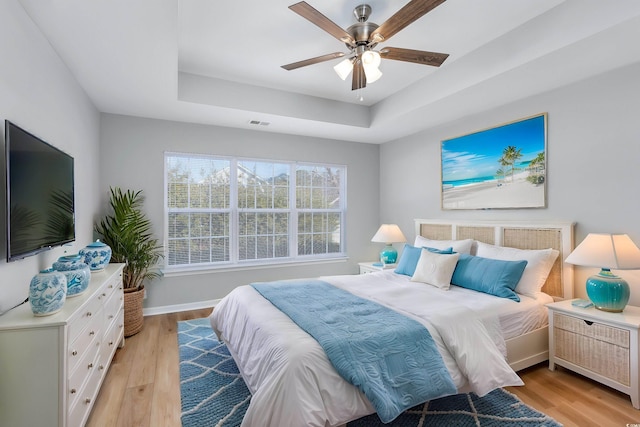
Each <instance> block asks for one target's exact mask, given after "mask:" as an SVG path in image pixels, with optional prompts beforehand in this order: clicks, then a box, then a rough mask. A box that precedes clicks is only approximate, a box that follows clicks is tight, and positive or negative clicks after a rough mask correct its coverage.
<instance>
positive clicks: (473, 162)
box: [442, 115, 545, 182]
mask: <svg viewBox="0 0 640 427" xmlns="http://www.w3.org/2000/svg"><path fill="white" fill-rule="evenodd" d="M544 120H545V116H544V115H539V116H535V117H532V118H530V119H526V120H521V121H518V122H514V123H509V124H507V125H504V126H500V127H496V128H492V129H487V130H484V131H480V132H476V133H472V134H469V135H464V136H461V137H458V138H453V139H448V140H444V141H442V181H443V182H449V181H459V180H466V179H473V178H482V177H491V176H494V175H495V174H496V171H497V170H498V169H499V168H500V163H499V162H498V160H499V159H500V157H502V152H503V150H504V149H505V148H506V147H507V146H509V145H513V146H515V147H516V148H519V149H521V153H522V157H521V158H520V162H527V163H528V162H529V161H531V160H533V159H534V158H535V157H536V156H537V155H538V153H541V152H544V145H545V130H544Z"/></svg>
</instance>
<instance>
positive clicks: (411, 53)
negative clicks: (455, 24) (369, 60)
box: [380, 47, 449, 67]
mask: <svg viewBox="0 0 640 427" xmlns="http://www.w3.org/2000/svg"><path fill="white" fill-rule="evenodd" d="M380 56H381V57H382V58H385V59H394V60H396V61H405V62H414V63H416V64H422V65H432V66H434V67H439V66H441V65H442V63H443V62H444V61H445V59H447V58H448V57H449V54H448V53H438V52H426V51H424V50H413V49H402V48H400V47H385V48H382V49H380Z"/></svg>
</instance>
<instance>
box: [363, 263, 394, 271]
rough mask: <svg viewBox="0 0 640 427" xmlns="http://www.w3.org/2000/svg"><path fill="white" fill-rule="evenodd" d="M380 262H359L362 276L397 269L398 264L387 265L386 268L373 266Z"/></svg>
mask: <svg viewBox="0 0 640 427" xmlns="http://www.w3.org/2000/svg"><path fill="white" fill-rule="evenodd" d="M373 264H378V262H359V263H358V265H359V266H360V274H367V273H375V272H376V271H382V270H391V269H394V268H396V265H397V264H385V266H384V267H383V266H380V265H373Z"/></svg>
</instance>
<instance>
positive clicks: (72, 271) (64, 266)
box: [53, 255, 91, 298]
mask: <svg viewBox="0 0 640 427" xmlns="http://www.w3.org/2000/svg"><path fill="white" fill-rule="evenodd" d="M53 269H54V270H56V271H59V272H61V273H63V274H64V275H65V276H66V277H67V298H71V297H76V296H78V295H82V294H83V293H84V291H86V290H87V288H88V287H89V280H90V279H91V270H90V269H89V266H88V265H87V264H85V263H84V259H83V258H82V256H80V255H66V256H61V257H60V258H58V261H56V262H54V263H53Z"/></svg>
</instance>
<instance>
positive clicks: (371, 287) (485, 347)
mask: <svg viewBox="0 0 640 427" xmlns="http://www.w3.org/2000/svg"><path fill="white" fill-rule="evenodd" d="M415 231H416V241H415V242H413V243H414V245H413V247H412V248H411V249H412V250H418V249H419V250H420V251H422V247H429V248H431V249H432V250H433V251H434V252H435V253H437V255H428V256H429V257H435V258H434V259H437V260H445V261H446V262H448V263H449V264H450V263H451V259H450V258H449V257H451V256H453V255H449V254H447V252H446V251H447V250H449V249H451V247H452V245H453V246H459V245H460V244H461V243H462V242H464V245H465V249H464V250H468V251H469V254H470V255H472V256H467V255H465V257H466V258H465V259H466V260H471V261H481V260H483V257H482V256H481V255H480V254H483V255H487V254H489V255H491V256H493V255H495V257H494V258H501V257H502V259H504V260H507V259H511V258H510V257H513V256H516V257H518V256H520V255H521V254H522V253H524V252H518V251H527V252H526V254H527V256H528V254H529V253H530V252H531V253H534V252H535V253H537V252H538V251H540V252H541V251H543V250H545V251H548V250H553V251H555V252H554V253H556V257H555V258H554V261H553V263H552V265H550V266H549V270H548V272H547V275H545V278H546V280H545V281H544V286H543V287H542V289H541V292H530V295H524V294H517V299H519V300H520V301H519V302H516V301H515V300H514V299H510V297H509V298H499V297H496V296H494V295H491V294H487V293H485V292H484V291H483V292H477V291H476V290H473V289H469V288H466V287H459V286H450V287H449V288H448V289H447V291H446V292H443V289H440V288H438V287H436V286H425V285H424V283H422V282H420V281H419V280H414V279H415V278H416V277H417V276H419V274H417V273H412V276H409V275H407V274H399V273H396V272H395V271H393V270H387V271H382V272H379V273H372V274H367V275H348V276H346V275H345V276H326V277H320V278H316V279H319V281H320V282H321V283H322V284H328V285H329V286H330V287H331V288H332V289H333V288H335V289H336V291H340V292H347V293H348V294H349V295H354V296H355V297H357V298H361V299H363V300H366V301H367V302H374V303H376V304H378V305H380V306H383V307H385V308H388V309H390V310H391V311H393V312H394V313H396V312H397V313H400V314H402V316H403V317H407V318H410V319H412V320H413V321H415V322H418V323H419V324H421V325H422V326H423V329H426V330H427V331H428V332H429V334H430V336H431V337H432V338H433V341H434V345H435V346H436V347H437V350H438V352H439V353H440V355H441V356H442V361H443V363H444V365H445V366H446V370H447V371H448V373H449V374H450V378H451V381H452V382H453V385H454V387H455V390H454V391H453V392H454V393H455V392H464V391H474V392H476V393H477V394H479V395H483V394H486V393H488V392H489V391H491V390H493V389H495V388H498V387H505V386H512V385H521V384H522V382H521V381H520V379H519V378H518V376H517V375H516V374H515V372H514V371H517V370H520V369H523V368H525V367H528V366H531V365H533V364H536V363H538V362H541V361H544V360H546V359H547V358H548V327H547V320H546V308H545V307H544V304H545V303H548V302H551V301H553V300H554V299H564V298H571V297H572V283H573V280H572V270H571V267H570V266H565V265H563V262H562V260H563V259H564V257H566V255H567V254H568V253H570V251H571V249H572V244H573V224H571V223H552V224H550V223H538V224H532V223H530V222H529V223H527V224H522V223H505V222H502V223H495V222H486V221H484V222H481V221H475V222H470V221H442V220H416V221H415ZM425 243H428V245H426V244H425ZM467 246H468V249H467ZM410 247H411V246H408V247H407V248H405V249H406V250H407V254H408V253H409V250H408V248H410ZM510 248H513V250H514V251H515V252H514V253H515V254H516V255H513V254H511V253H510V252H509V251H511V250H512V249H510ZM431 249H430V251H431ZM438 251H442V252H444V253H445V254H442V255H441V254H440V252H438ZM492 251H493V252H495V254H493V255H492ZM503 251H504V253H503ZM451 252H454V251H451ZM456 253H457V252H456ZM474 255H478V256H474ZM459 256H460V257H462V256H463V255H459ZM405 258H407V257H405ZM424 258H427V255H424ZM456 259H457V258H456ZM400 262H401V263H403V255H401V259H400ZM438 262H440V261H438ZM518 262H520V261H518V260H516V261H513V262H510V263H511V264H516V263H518ZM528 264H529V265H533V264H535V263H534V262H529V263H528ZM420 265H422V264H420ZM470 265H471V264H470ZM420 268H421V267H419V266H417V267H416V271H417V272H419V271H421V270H419V269H420ZM398 269H400V265H399V267H398ZM398 269H396V270H398ZM525 271H526V269H525ZM418 279H420V278H419V277H418ZM452 280H453V279H452ZM279 285H287V286H302V283H300V282H299V281H291V282H290V283H286V282H283V283H280V284H279ZM305 285H307V286H308V284H306V283H305ZM260 286H261V285H260V284H258V285H257V286H251V285H247V286H241V287H239V288H236V289H235V290H234V291H232V292H231V293H230V294H229V295H227V296H226V297H225V298H223V299H222V300H221V301H220V303H219V304H217V305H216V307H215V309H214V311H213V312H212V314H211V318H210V320H211V324H212V327H213V329H214V331H215V332H216V334H217V335H218V337H219V338H220V339H221V340H223V341H224V342H225V343H226V344H227V346H228V348H229V351H230V353H231V354H232V356H233V358H234V360H235V361H236V363H237V365H238V367H239V369H240V372H241V373H242V376H243V378H244V380H245V382H246V383H247V386H248V387H249V390H250V391H251V393H252V399H251V403H250V406H249V409H248V410H247V413H246V416H245V419H244V421H243V426H252V425H261V426H263V425H264V426H282V425H292V426H298V425H300V426H303V425H304V426H325V427H327V426H340V425H343V424H345V423H347V422H349V421H351V420H354V419H357V418H360V417H362V416H365V415H368V414H371V413H374V412H376V408H379V406H377V405H379V402H378V401H377V400H376V399H375V397H374V398H371V399H370V398H368V397H367V396H369V397H371V396H370V395H369V394H367V395H365V393H363V391H362V390H361V389H360V388H357V387H355V386H354V385H352V384H351V383H349V382H347V381H345V380H344V379H343V377H342V376H341V375H340V374H338V372H337V371H336V369H339V368H334V365H333V364H332V363H331V362H330V361H329V359H328V356H327V352H325V351H324V350H323V347H321V345H320V344H319V343H318V341H317V340H316V339H314V338H313V337H312V336H311V335H310V334H309V333H307V332H305V330H303V329H301V327H299V326H298V325H297V324H296V323H294V322H293V321H292V320H291V318H290V317H289V316H291V314H289V315H287V314H284V313H283V312H282V311H280V310H279V309H278V308H276V307H275V306H274V304H276V305H277V302H274V301H273V300H268V299H267V297H268V295H266V296H265V295H264V294H262V293H261V291H260V289H261V288H260ZM538 290H540V289H538ZM327 298H328V296H327ZM316 299H320V300H324V298H316ZM314 300H315V299H314ZM328 300H329V299H328ZM294 305H299V304H294ZM365 392H366V390H365ZM448 393H449V394H452V392H451V391H449V392H448ZM372 402H374V403H373V404H372ZM374 405H375V407H374ZM377 412H378V414H379V415H380V416H381V419H382V415H381V414H382V413H385V416H388V415H386V412H384V410H378V411H377Z"/></svg>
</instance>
